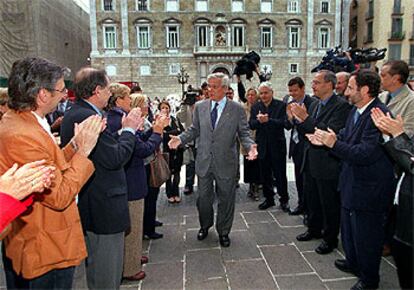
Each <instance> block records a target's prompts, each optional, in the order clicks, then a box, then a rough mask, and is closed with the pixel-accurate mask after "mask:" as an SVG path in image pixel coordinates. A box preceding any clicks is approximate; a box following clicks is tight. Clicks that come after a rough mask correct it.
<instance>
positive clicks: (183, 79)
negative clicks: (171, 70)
mask: <svg viewBox="0 0 414 290" xmlns="http://www.w3.org/2000/svg"><path fill="white" fill-rule="evenodd" d="M189 77H190V76H189V75H188V73H187V72H186V71H185V69H184V67H181V68H180V72H179V73H178V74H177V80H178V83H180V84H181V90H182V94H183V96H182V97H183V98H184V85H185V84H186V83H187V82H188V79H189Z"/></svg>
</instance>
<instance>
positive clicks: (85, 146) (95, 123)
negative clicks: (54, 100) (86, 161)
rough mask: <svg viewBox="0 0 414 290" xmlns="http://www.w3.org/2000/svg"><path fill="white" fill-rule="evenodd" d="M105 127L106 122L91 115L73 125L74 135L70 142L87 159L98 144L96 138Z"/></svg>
mask: <svg viewBox="0 0 414 290" xmlns="http://www.w3.org/2000/svg"><path fill="white" fill-rule="evenodd" d="M105 127H106V120H105V119H102V117H100V116H98V115H92V116H90V117H88V118H87V119H85V120H83V121H82V123H80V124H75V134H74V136H73V140H72V142H74V143H75V144H76V147H77V148H78V152H79V153H80V154H81V155H83V156H85V157H87V156H89V154H90V153H91V151H92V149H93V148H94V147H95V145H96V142H98V137H99V135H100V134H101V132H102V131H103V130H105Z"/></svg>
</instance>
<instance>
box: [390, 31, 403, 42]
mask: <svg viewBox="0 0 414 290" xmlns="http://www.w3.org/2000/svg"><path fill="white" fill-rule="evenodd" d="M404 38H405V31H391V32H389V33H388V40H398V41H401V40H403V39H404Z"/></svg>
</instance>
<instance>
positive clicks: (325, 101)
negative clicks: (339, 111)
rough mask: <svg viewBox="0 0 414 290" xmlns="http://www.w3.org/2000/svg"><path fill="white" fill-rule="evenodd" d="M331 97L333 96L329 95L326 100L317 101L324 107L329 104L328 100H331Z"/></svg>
mask: <svg viewBox="0 0 414 290" xmlns="http://www.w3.org/2000/svg"><path fill="white" fill-rule="evenodd" d="M332 96H333V95H331V96H330V97H329V98H327V99H325V100H321V99H319V100H320V102H321V104H322V106H325V105H326V104H327V103H328V102H329V100H330V99H331V98H332Z"/></svg>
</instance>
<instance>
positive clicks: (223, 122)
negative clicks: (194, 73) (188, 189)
mask: <svg viewBox="0 0 414 290" xmlns="http://www.w3.org/2000/svg"><path fill="white" fill-rule="evenodd" d="M229 82H230V80H229V77H228V76H227V75H225V74H223V73H214V74H211V75H209V76H208V77H207V83H208V89H209V96H210V99H208V100H203V101H200V102H197V103H196V105H195V109H194V113H193V124H192V125H191V127H189V128H188V129H187V130H186V131H185V132H183V133H182V134H180V135H179V136H171V141H170V142H169V144H168V145H169V146H170V148H172V149H175V148H177V147H178V146H179V145H180V144H186V143H188V142H191V141H193V140H195V139H196V138H197V137H198V138H199V140H198V148H197V157H196V173H197V175H198V199H197V209H198V213H199V221H200V230H199V232H198V235H197V238H198V240H200V241H201V240H204V239H205V238H206V237H207V235H208V229H209V228H210V227H211V226H213V223H214V209H213V202H214V181H215V183H216V188H217V198H218V213H217V221H216V229H217V232H218V234H219V239H220V245H221V246H222V247H228V246H230V239H229V233H230V230H231V226H232V224H233V217H234V205H235V189H236V176H237V164H238V158H239V155H238V153H237V148H236V147H237V142H236V140H237V137H238V138H239V139H240V143H241V144H242V146H243V147H244V149H245V150H246V152H249V156H248V159H249V160H253V159H255V158H257V145H256V144H255V143H254V141H253V140H252V139H251V137H250V133H249V128H248V125H247V117H246V114H245V112H244V109H243V107H242V106H241V105H240V104H239V103H236V102H231V101H229V100H227V98H226V97H225V94H226V91H227V89H228V87H229Z"/></svg>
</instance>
